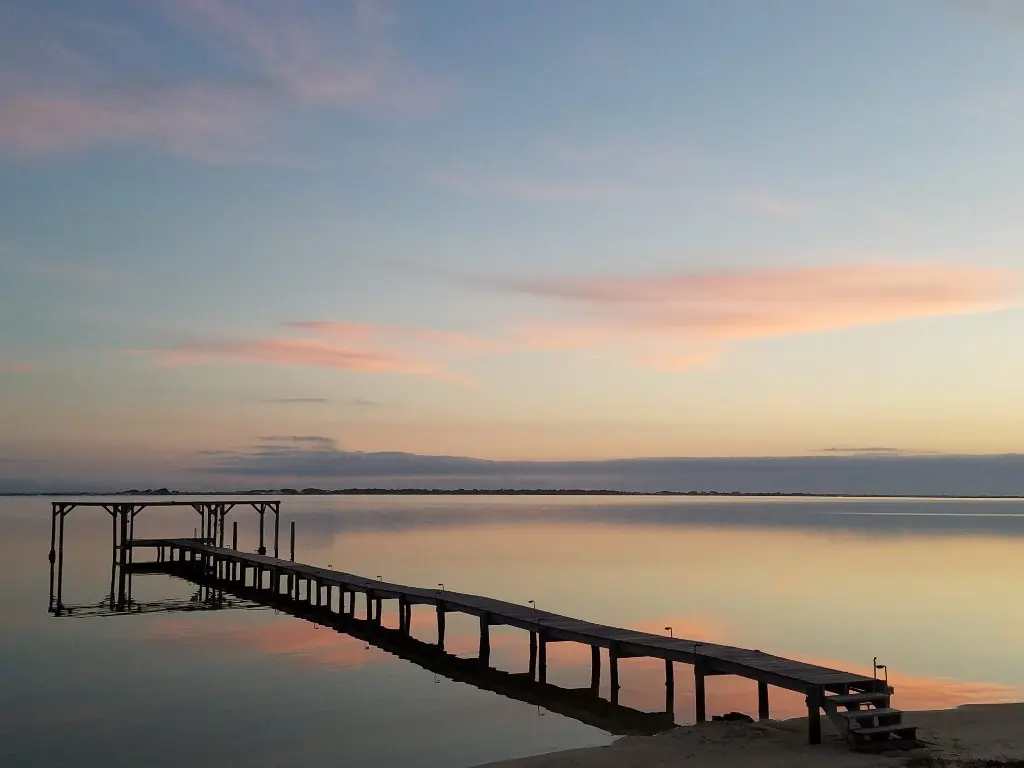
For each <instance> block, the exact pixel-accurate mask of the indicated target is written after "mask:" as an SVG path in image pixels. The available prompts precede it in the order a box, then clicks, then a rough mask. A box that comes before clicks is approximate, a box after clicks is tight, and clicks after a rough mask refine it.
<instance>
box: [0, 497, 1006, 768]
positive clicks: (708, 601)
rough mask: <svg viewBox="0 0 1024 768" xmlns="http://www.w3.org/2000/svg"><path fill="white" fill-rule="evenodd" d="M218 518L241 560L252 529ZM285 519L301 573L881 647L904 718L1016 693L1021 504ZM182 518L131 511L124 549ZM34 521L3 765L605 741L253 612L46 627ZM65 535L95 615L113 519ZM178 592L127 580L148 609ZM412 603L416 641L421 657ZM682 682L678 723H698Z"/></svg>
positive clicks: (72, 525) (786, 699) (645, 689)
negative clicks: (235, 534) (132, 529)
mask: <svg viewBox="0 0 1024 768" xmlns="http://www.w3.org/2000/svg"><path fill="white" fill-rule="evenodd" d="M232 514H233V516H234V519H237V520H238V521H239V527H240V539H241V541H240V548H243V549H250V550H253V549H255V547H256V540H257V533H256V531H257V526H256V522H257V517H256V515H255V514H254V513H252V512H250V511H248V510H245V509H238V510H236V511H235V512H234V513H232ZM292 518H294V519H295V520H296V521H297V526H298V544H297V559H299V560H301V561H304V562H310V563H314V564H318V565H325V566H326V565H332V566H334V567H335V568H339V569H343V570H347V571H350V572H354V573H358V574H362V575H366V576H377V575H380V576H382V577H383V578H384V579H386V580H389V581H395V582H400V583H406V584H415V585H422V586H434V585H436V584H437V583H439V582H443V583H444V584H445V585H446V587H447V588H448V589H451V590H459V591H466V592H476V593H479V594H486V595H490V596H494V597H499V598H503V599H507V600H511V601H515V602H520V603H526V602H527V601H528V600H536V601H537V604H538V605H539V606H540V607H541V608H544V609H547V610H551V611H556V612H560V613H565V614H569V615H572V616H577V617H580V618H587V619H592V620H596V621H601V622H606V623H609V624H616V625H619V626H625V627H633V628H637V629H643V630H646V631H651V632H663V631H664V627H667V626H671V627H672V628H673V631H674V633H675V635H676V636H677V637H678V636H685V637H690V638H694V639H698V640H707V641H713V642H721V643H729V644H734V645H740V646H744V647H750V648H759V649H761V650H764V651H769V652H773V653H778V654H781V655H787V656H793V657H796V658H800V659H803V660H807V661H816V662H818V663H824V664H828V665H832V666H838V667H840V668H843V669H849V670H852V671H857V672H863V673H867V674H870V665H871V657H872V656H875V655H877V656H878V657H879V660H880V661H882V662H884V663H887V664H888V665H889V670H890V681H891V682H892V684H893V685H895V686H896V696H895V697H894V704H895V706H898V707H902V708H906V709H920V708H929V707H950V706H955V705H957V704H961V703H967V702H972V701H1008V700H1020V699H1022V698H1024V695H1022V694H1024V653H1022V651H1021V648H1022V647H1024V616H1022V613H1021V605H1022V604H1024V505H1022V504H1021V503H1018V502H977V501H970V502H967V501H965V502H949V501H935V502H927V501H885V500H879V501H860V500H856V501H854V500H745V499H722V500H701V499H639V500H638V499H632V498H631V499H594V498H586V499H566V498H525V497H504V498H502V497H495V498H437V497H429V498H410V497H392V498H381V497H373V498H369V497H367V498H360V497H332V498H288V497H286V498H285V499H284V502H283V504H282V520H283V521H287V520H289V519H292ZM229 519H231V518H229ZM197 522H198V516H197V515H196V514H195V513H194V512H192V511H191V510H183V509H175V510H167V509H151V510H147V511H144V512H143V513H141V514H140V515H139V517H138V518H137V521H136V536H138V537H148V536H162V535H191V534H192V530H193V527H194V526H195V525H196V524H197ZM49 524H50V514H49V501H48V500H43V499H4V500H0V569H2V571H3V572H2V574H0V576H2V578H0V605H2V606H3V617H2V619H0V621H2V625H0V626H2V627H3V632H2V634H0V691H2V695H0V764H2V765H11V766H21V765H33V766H35V765H71V764H75V765H85V766H92V765H96V766H99V765H104V766H110V765H136V764H144V765H157V766H164V765H166V766H171V765H178V764H180V763H181V762H183V761H187V762H188V763H189V764H192V765H226V764H229V763H238V764H247V765H257V766H278V765H285V764H303V763H308V764H313V763H320V762H322V763H327V762H331V763H337V762H339V761H341V762H343V763H344V764H348V765H356V766H397V765H406V766H471V765H475V764H478V763H481V762H485V761H491V760H499V759H504V758H511V757H517V756H524V755H530V754H536V753H540V752H545V751H551V750H556V749H566V748H573V747H581V746H589V745H597V744H606V743H608V742H610V741H611V740H612V738H613V737H612V736H610V735H609V734H607V733H605V732H603V731H601V730H598V729H596V728H593V727H590V726H587V725H584V724H582V723H579V722H577V721H574V720H571V719H568V718H566V717H563V716H560V715H557V714H554V713H550V712H545V711H544V710H543V709H542V708H540V709H539V708H538V707H536V706H531V705H529V704H525V703H522V702H518V701H514V700H510V699H506V698H503V697H501V696H498V695H496V694H493V693H488V692H486V691H481V690H478V689H476V688H474V687H472V686H469V685H466V684H462V683H456V682H451V681H449V680H447V679H444V678H442V677H436V676H435V675H434V674H432V673H431V672H428V671H425V670H423V669H421V668H419V667H417V666H415V665H413V664H411V663H409V662H407V661H403V660H401V659H399V658H396V657H394V656H392V655H389V654H387V653H385V652H383V651H380V650H378V649H376V648H373V647H367V646H366V645H365V644H364V643H363V642H362V641H359V640H356V639H354V638H351V637H347V636H344V635H339V634H338V633H336V632H334V631H331V630H328V629H323V628H317V627H315V626H314V625H312V624H309V623H307V622H304V621H301V620H299V619H295V618H292V617H289V616H285V615H276V614H275V613H274V612H273V611H271V610H265V609H261V610H223V611H207V612H187V613H186V612H162V613H159V612H158V613H149V614H141V615H121V616H100V617H84V616H83V617H75V616H74V615H72V617H68V618H54V617H52V616H50V615H49V614H48V613H47V611H46V607H47V591H48V584H47V578H48V564H47V561H46V554H47V551H48V549H49ZM67 526H68V528H67V536H68V538H67V545H66V555H65V558H66V559H65V583H64V602H65V603H66V604H76V603H82V604H84V603H97V602H99V601H100V600H101V599H102V598H103V597H104V596H105V595H106V593H107V591H108V586H109V575H110V571H109V565H110V559H109V558H110V518H109V517H108V516H107V514H106V513H105V512H103V511H102V510H95V509H79V510H76V511H75V512H73V513H72V514H71V515H70V516H69V517H68V518H67ZM284 530H286V523H284V524H283V525H282V531H284ZM285 538H286V537H284V536H283V537H282V542H283V541H284V539H285ZM195 591H196V588H195V587H194V586H191V585H189V584H186V583H184V582H181V581H176V580H172V579H171V578H169V577H167V576H161V575H150V576H137V577H136V578H135V579H134V583H133V598H134V600H136V601H143V602H148V601H157V600H165V599H167V600H172V599H180V600H183V601H187V600H188V598H189V597H190V596H191V595H192V594H193V593H195ZM422 611H423V612H422V613H415V614H414V617H413V634H414V636H416V637H419V638H422V639H424V640H428V641H432V640H433V633H434V624H433V619H432V614H431V613H430V612H428V610H427V609H425V608H424V609H422ZM385 623H388V624H389V625H391V626H396V625H397V618H396V616H395V612H394V608H393V607H390V608H389V611H388V612H386V614H385ZM477 628H478V625H477V622H476V620H475V619H473V618H471V617H463V616H459V615H458V614H453V615H450V616H449V617H448V626H447V648H448V650H450V651H455V652H457V653H458V654H459V655H461V656H465V657H473V656H475V654H476V649H477ZM491 647H492V650H491V664H492V666H496V667H498V668H499V669H503V670H509V671H526V669H527V653H528V644H527V635H526V633H524V632H521V631H519V630H514V629H509V628H498V627H496V628H493V629H492V635H491ZM549 651H550V653H549V674H548V680H549V682H552V683H554V684H557V685H559V686H564V687H567V688H573V687H585V686H587V685H588V683H589V676H590V666H589V665H590V655H589V651H588V650H587V649H586V648H585V647H582V646H576V645H574V644H569V643H557V644H553V645H551V646H550V647H549ZM688 672H689V668H688V667H685V666H679V667H678V668H677V673H676V678H677V679H676V699H677V701H676V720H677V722H687V721H688V720H690V719H692V716H693V702H692V678H691V677H690V675H688V674H687V673H688ZM620 677H621V680H620V682H621V685H622V690H621V693H620V701H621V703H622V704H624V705H627V706H629V707H633V708H637V709H642V710H646V711H657V710H660V709H662V708H663V706H664V688H663V683H664V680H663V668H662V664H661V662H655V661H647V660H644V659H629V660H626V661H624V662H622V663H621V667H620ZM606 687H607V681H605V682H604V688H605V693H606V694H607V690H606ZM772 705H773V715H776V716H780V717H781V716H789V715H800V714H802V701H801V699H800V698H799V697H796V696H794V695H792V694H787V693H785V692H781V691H776V690H775V689H772ZM756 707H757V696H756V688H755V686H754V684H753V683H752V682H750V681H745V680H742V679H733V678H729V677H715V678H709V679H708V709H709V713H718V712H723V711H729V710H739V711H746V712H756Z"/></svg>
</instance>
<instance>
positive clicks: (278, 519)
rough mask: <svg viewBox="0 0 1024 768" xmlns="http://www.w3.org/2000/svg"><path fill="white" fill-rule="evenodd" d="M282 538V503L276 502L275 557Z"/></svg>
mask: <svg viewBox="0 0 1024 768" xmlns="http://www.w3.org/2000/svg"><path fill="white" fill-rule="evenodd" d="M280 538H281V503H280V502H275V503H274V557H277V556H278V543H279V541H280Z"/></svg>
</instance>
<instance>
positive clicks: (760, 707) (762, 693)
mask: <svg viewBox="0 0 1024 768" xmlns="http://www.w3.org/2000/svg"><path fill="white" fill-rule="evenodd" d="M770 717H771V715H770V714H769V711H768V683H765V682H762V681H760V680H758V682H757V719H758V720H768V719H769V718H770Z"/></svg>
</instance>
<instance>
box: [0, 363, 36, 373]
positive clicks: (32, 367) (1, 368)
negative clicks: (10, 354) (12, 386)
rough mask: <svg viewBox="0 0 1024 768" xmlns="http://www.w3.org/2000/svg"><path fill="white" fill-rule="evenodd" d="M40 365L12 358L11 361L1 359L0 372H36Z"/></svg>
mask: <svg viewBox="0 0 1024 768" xmlns="http://www.w3.org/2000/svg"><path fill="white" fill-rule="evenodd" d="M38 370H39V366H38V365H37V364H36V363H29V362H26V361H23V360H12V361H10V362H6V363H5V362H2V361H0V373H36V372H37V371H38Z"/></svg>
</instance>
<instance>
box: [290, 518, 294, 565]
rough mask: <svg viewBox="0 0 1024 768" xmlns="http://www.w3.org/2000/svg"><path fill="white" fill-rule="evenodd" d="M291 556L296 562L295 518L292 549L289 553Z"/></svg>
mask: <svg viewBox="0 0 1024 768" xmlns="http://www.w3.org/2000/svg"><path fill="white" fill-rule="evenodd" d="M289 557H290V558H291V561H292V562H293V563H294V562H295V521H294V520H292V549H291V553H290V554H289Z"/></svg>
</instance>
